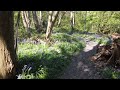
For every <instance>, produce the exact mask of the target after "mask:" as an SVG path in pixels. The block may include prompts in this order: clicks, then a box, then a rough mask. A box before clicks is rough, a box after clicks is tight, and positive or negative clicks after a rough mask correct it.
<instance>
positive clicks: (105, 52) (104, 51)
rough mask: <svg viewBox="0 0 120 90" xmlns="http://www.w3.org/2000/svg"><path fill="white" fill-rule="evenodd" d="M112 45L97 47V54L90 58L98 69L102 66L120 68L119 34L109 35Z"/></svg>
mask: <svg viewBox="0 0 120 90" xmlns="http://www.w3.org/2000/svg"><path fill="white" fill-rule="evenodd" d="M111 38H112V44H110V45H104V46H98V50H97V54H96V55H94V56H92V57H91V61H93V62H95V63H96V64H97V65H98V66H99V67H101V66H104V65H112V66H115V67H116V66H120V34H118V33H114V34H112V35H111Z"/></svg>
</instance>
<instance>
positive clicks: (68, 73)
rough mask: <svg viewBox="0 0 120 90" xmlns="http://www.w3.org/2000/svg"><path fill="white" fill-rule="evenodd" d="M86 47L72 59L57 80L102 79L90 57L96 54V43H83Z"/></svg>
mask: <svg viewBox="0 0 120 90" xmlns="http://www.w3.org/2000/svg"><path fill="white" fill-rule="evenodd" d="M85 42H86V47H85V48H84V49H83V51H81V52H80V54H78V55H76V56H74V57H73V58H72V62H71V64H70V65H69V66H68V68H67V69H66V70H65V71H64V73H63V75H62V76H60V77H59V79H103V77H102V75H101V72H100V70H99V69H98V68H96V66H95V64H94V63H93V62H92V61H91V60H90V57H91V56H93V55H94V54H96V50H97V45H98V42H95V41H91V40H90V41H85Z"/></svg>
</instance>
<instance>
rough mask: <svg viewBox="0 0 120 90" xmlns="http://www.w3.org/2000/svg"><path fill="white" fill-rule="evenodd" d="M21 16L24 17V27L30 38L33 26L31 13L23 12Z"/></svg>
mask: <svg viewBox="0 0 120 90" xmlns="http://www.w3.org/2000/svg"><path fill="white" fill-rule="evenodd" d="M21 15H22V21H23V25H24V27H25V29H26V31H27V33H28V35H29V36H30V33H31V32H30V26H31V20H30V11H21Z"/></svg>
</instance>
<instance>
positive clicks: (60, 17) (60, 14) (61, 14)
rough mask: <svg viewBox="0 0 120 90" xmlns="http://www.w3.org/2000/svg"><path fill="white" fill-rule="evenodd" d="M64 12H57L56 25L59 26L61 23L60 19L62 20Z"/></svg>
mask: <svg viewBox="0 0 120 90" xmlns="http://www.w3.org/2000/svg"><path fill="white" fill-rule="evenodd" d="M65 13H66V12H65V11H64V12H61V13H59V20H58V24H57V26H58V27H59V26H60V24H61V20H62V18H63V16H64V15H65Z"/></svg>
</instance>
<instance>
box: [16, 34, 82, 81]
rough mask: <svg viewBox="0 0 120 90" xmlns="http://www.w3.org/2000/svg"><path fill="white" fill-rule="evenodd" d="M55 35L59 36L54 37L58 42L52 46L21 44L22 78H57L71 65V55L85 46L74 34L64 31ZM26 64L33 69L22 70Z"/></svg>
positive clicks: (19, 52)
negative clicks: (64, 32)
mask: <svg viewBox="0 0 120 90" xmlns="http://www.w3.org/2000/svg"><path fill="white" fill-rule="evenodd" d="M53 36H58V37H54V39H55V40H54V41H56V42H55V43H54V44H53V45H51V46H48V45H47V44H46V45H44V44H41V45H34V44H19V46H18V47H19V48H18V58H19V68H18V76H21V79H31V78H32V79H33V78H35V79H47V78H57V77H58V76H59V75H60V74H61V72H62V71H63V70H64V69H65V68H66V67H67V66H68V65H69V63H70V61H71V56H72V55H74V54H75V53H77V52H80V50H82V48H83V47H84V44H83V43H81V42H80V41H79V40H77V39H76V38H75V37H73V36H70V35H66V34H63V33H62V34H61V33H60V34H59V35H58V33H57V34H56V35H53ZM24 65H27V66H30V67H32V69H31V70H30V71H28V70H26V72H24V71H21V70H22V68H24ZM28 68H29V67H28Z"/></svg>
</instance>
